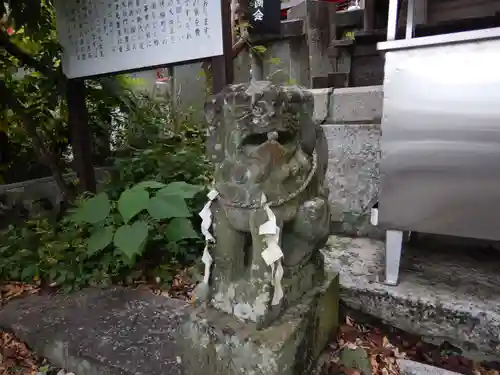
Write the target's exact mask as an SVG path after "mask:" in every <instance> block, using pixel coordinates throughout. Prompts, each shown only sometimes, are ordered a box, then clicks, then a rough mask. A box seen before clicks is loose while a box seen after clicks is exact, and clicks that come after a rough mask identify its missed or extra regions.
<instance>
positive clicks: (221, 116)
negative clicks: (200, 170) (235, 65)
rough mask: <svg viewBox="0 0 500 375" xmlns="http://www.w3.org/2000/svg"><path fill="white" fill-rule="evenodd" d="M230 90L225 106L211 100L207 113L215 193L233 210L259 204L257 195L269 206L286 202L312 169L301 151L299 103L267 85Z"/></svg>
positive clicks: (290, 93) (291, 94)
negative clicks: (284, 199)
mask: <svg viewBox="0 0 500 375" xmlns="http://www.w3.org/2000/svg"><path fill="white" fill-rule="evenodd" d="M230 89H231V93H230V94H229V95H228V93H227V92H226V93H225V101H224V103H218V102H217V99H216V100H215V103H212V104H211V105H213V108H212V110H210V108H209V110H208V111H207V112H208V113H209V115H208V116H207V117H208V119H209V122H210V123H211V125H212V126H211V127H210V128H209V130H210V134H209V135H210V138H211V140H209V145H211V146H212V151H213V152H212V155H213V159H214V161H215V162H216V171H215V184H216V189H217V190H218V191H219V193H220V194H221V197H222V198H223V199H224V200H225V201H228V202H232V203H234V204H235V205H241V204H243V205H248V204H258V203H259V202H260V200H261V197H262V193H265V195H266V197H267V198H268V200H270V201H274V200H278V199H281V198H286V196H288V195H290V194H291V193H293V192H295V191H297V190H298V189H300V187H301V186H302V185H303V184H304V182H305V181H306V179H307V177H308V175H309V173H310V171H311V168H312V156H311V154H310V153H309V154H308V153H307V152H306V151H305V150H304V149H303V143H304V142H303V141H304V140H303V138H304V133H307V132H304V131H303V129H301V110H302V109H303V108H302V106H301V105H300V102H299V101H298V99H301V98H296V97H294V94H296V92H295V91H292V90H287V89H286V88H284V87H280V86H273V85H271V84H270V83H269V82H259V83H258V84H255V83H254V84H251V85H248V84H244V85H235V86H231V88H230ZM294 99H296V100H295V101H294ZM219 100H220V98H219ZM311 129H312V130H313V131H314V127H313V125H312V124H311ZM209 151H210V150H209Z"/></svg>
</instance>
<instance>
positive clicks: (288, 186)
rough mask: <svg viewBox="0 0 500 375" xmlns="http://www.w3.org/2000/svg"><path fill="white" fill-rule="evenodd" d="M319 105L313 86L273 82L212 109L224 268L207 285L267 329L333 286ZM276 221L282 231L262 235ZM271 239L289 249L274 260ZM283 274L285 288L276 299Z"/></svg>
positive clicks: (212, 297)
mask: <svg viewBox="0 0 500 375" xmlns="http://www.w3.org/2000/svg"><path fill="white" fill-rule="evenodd" d="M313 107H314V103H313V95H312V94H311V93H310V92H309V91H307V90H304V89H301V88H299V87H295V86H282V85H276V84H273V83H272V82H269V81H260V82H251V83H249V84H248V83H247V84H238V85H232V86H228V87H226V88H225V89H224V90H223V91H222V92H221V93H219V94H217V95H216V96H215V97H214V98H212V99H211V100H210V101H209V102H208V103H207V105H206V107H205V108H206V115H207V120H208V123H209V127H208V140H207V150H208V152H209V155H210V157H211V159H212V160H213V161H214V163H215V173H214V189H216V191H217V192H218V195H217V197H216V198H215V200H214V201H213V202H212V203H211V207H210V212H211V213H212V215H213V221H214V225H213V232H214V237H215V243H214V245H213V246H212V248H211V253H212V258H213V261H214V267H213V272H212V278H211V279H210V280H209V284H210V288H208V287H205V288H203V290H209V291H210V292H209V293H208V296H207V298H206V300H207V301H209V303H210V305H211V306H212V307H214V308H216V309H219V310H221V311H224V312H226V313H228V314H234V315H235V316H237V317H238V318H240V319H245V320H248V321H252V322H257V323H258V325H259V327H261V328H262V327H266V326H268V325H269V324H271V323H272V322H273V321H274V320H275V319H276V318H277V317H278V316H279V315H280V314H281V313H282V312H283V311H284V310H285V309H286V308H287V307H288V306H292V305H294V304H295V303H297V301H298V300H299V299H300V298H301V296H302V295H303V294H304V293H306V292H307V291H309V290H311V289H312V288H314V287H315V286H317V285H320V284H321V283H322V282H323V277H324V275H323V264H322V262H323V259H322V257H321V256H320V254H319V249H320V248H321V247H322V246H323V245H324V243H325V242H326V239H327V237H328V235H329V233H330V223H331V219H330V207H329V205H328V202H327V199H328V198H327V196H328V194H327V190H326V189H325V188H324V183H325V173H326V168H327V158H328V149H327V142H326V138H325V136H324V133H323V130H322V129H321V127H320V126H319V124H315V123H314V122H313V119H312V113H313ZM263 200H264V201H263ZM271 217H272V219H271ZM269 220H271V221H272V223H273V224H272V225H273V228H274V227H276V226H277V227H279V233H278V234H277V235H276V236H275V237H272V236H271V237H272V238H270V236H269V233H268V234H267V235H266V234H263V233H261V232H260V228H261V226H262V225H263V224H265V223H266V222H268V221H269ZM270 223H271V222H270ZM269 241H275V245H274V249H277V250H278V253H279V255H278V257H277V258H273V259H274V260H272V261H269V263H266V261H265V258H264V256H263V254H264V252H266V251H267V252H268V251H269V250H268V249H272V248H273V246H272V245H273V244H272V243H270V242H269ZM279 247H281V250H280V249H279ZM281 251H282V254H281ZM277 274H280V275H281V276H276V275H277ZM278 278H279V279H281V280H282V283H283V285H284V291H285V293H284V296H283V297H282V298H277V299H274V297H275V294H276V293H277V292H279V291H280V288H279V285H280V283H279V282H277V281H276V280H277V279H278ZM201 290H202V289H197V290H196V292H198V291H201ZM204 294H205V293H196V296H197V297H202V296H203V295H204ZM278 295H279V294H278Z"/></svg>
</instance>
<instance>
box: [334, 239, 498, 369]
mask: <svg viewBox="0 0 500 375" xmlns="http://www.w3.org/2000/svg"><path fill="white" fill-rule="evenodd" d="M324 255H325V262H326V266H327V269H331V270H333V271H337V272H339V273H340V284H341V299H342V301H343V302H344V303H346V304H347V305H348V306H350V307H351V308H354V309H357V310H360V311H362V312H364V313H366V314H369V315H372V316H375V317H378V318H380V319H382V320H384V321H386V322H387V323H389V324H391V325H393V326H396V327H398V328H400V329H403V330H405V331H407V332H412V333H416V334H419V335H423V336H428V337H434V338H440V339H443V340H446V341H448V342H450V343H452V344H454V345H459V346H460V347H461V348H462V349H465V350H466V351H467V352H469V355H471V356H473V355H474V351H480V352H483V353H484V354H488V355H490V356H491V357H490V359H496V360H499V359H500V293H499V291H500V275H499V273H498V251H493V250H491V249H486V248H480V247H478V246H465V245H462V246H460V245H455V246H449V245H448V246H446V245H444V244H443V243H442V242H435V243H432V242H430V241H429V242H427V241H426V242H423V243H417V244H414V245H411V246H410V245H408V246H405V249H404V253H403V258H402V264H401V272H400V283H399V285H398V286H388V285H385V284H381V283H379V282H377V280H378V277H379V276H380V275H381V274H382V272H383V259H384V244H383V242H380V241H375V240H370V239H363V238H357V239H353V238H347V237H338V236H331V237H330V239H329V241H328V244H327V247H326V249H325V251H324Z"/></svg>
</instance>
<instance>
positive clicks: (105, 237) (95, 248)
mask: <svg viewBox="0 0 500 375" xmlns="http://www.w3.org/2000/svg"><path fill="white" fill-rule="evenodd" d="M114 233H115V228H113V227H112V226H108V227H104V228H100V229H98V230H97V231H96V232H94V233H93V234H92V236H90V237H89V238H88V239H87V241H86V245H87V253H88V255H89V256H91V255H94V254H96V253H97V252H99V251H101V250H103V249H105V248H106V247H107V246H108V245H109V244H110V243H111V242H113V235H114Z"/></svg>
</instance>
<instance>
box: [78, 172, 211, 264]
mask: <svg viewBox="0 0 500 375" xmlns="http://www.w3.org/2000/svg"><path fill="white" fill-rule="evenodd" d="M202 190H204V188H203V187H200V186H196V185H191V184H188V183H185V182H173V183H170V184H163V183H160V182H157V181H145V182H141V183H139V184H137V185H135V186H133V187H131V188H128V189H126V190H124V191H123V192H122V193H121V194H120V197H119V198H118V200H117V201H116V202H115V201H112V200H110V198H109V197H108V195H107V194H106V193H100V194H97V195H96V196H94V197H92V198H90V199H88V200H86V201H84V202H83V204H81V205H80V206H79V207H78V208H77V209H75V210H74V212H73V213H72V215H71V219H70V220H72V221H73V222H74V223H76V224H84V225H89V229H88V230H89V233H90V236H89V237H88V238H87V239H86V240H85V244H86V248H87V251H88V253H89V254H92V255H94V254H97V253H98V252H100V251H102V250H104V249H105V248H107V247H108V246H114V247H115V248H116V249H117V250H119V251H120V252H121V254H122V255H123V256H124V260H126V261H128V262H132V263H133V262H135V261H136V259H137V257H140V256H141V255H142V254H143V252H144V250H145V249H146V246H147V244H148V240H149V239H156V240H159V239H161V240H164V241H165V242H166V244H167V247H168V246H169V245H170V244H178V243H179V242H180V241H183V240H188V239H197V238H199V236H198V233H197V232H196V231H195V230H194V228H193V225H192V223H191V221H190V217H191V216H192V211H191V210H190V208H189V206H188V204H187V203H186V199H192V198H194V197H195V195H196V194H198V193H199V192H200V191H202Z"/></svg>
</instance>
